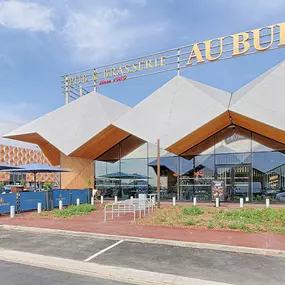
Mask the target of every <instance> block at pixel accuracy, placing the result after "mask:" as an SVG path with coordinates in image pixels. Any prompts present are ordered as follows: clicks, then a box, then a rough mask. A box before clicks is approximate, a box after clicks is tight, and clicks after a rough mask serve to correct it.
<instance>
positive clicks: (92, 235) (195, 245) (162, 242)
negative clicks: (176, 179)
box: [0, 225, 285, 258]
mask: <svg viewBox="0 0 285 285" xmlns="http://www.w3.org/2000/svg"><path fill="white" fill-rule="evenodd" d="M0 228H2V229H7V230H18V231H26V232H36V233H51V234H60V235H66V236H77V237H89V238H96V239H109V240H125V241H127V242H140V243H149V244H160V245H170V246H179V247H190V248H198V249H208V250H219V251H227V252H236V253H247V254H256V255H264V256H275V257H276V256H277V257H283V258H285V251H284V250H275V249H263V248H253V247H243V246H232V245H222V244H210V243H198V242H183V241H175V240H164V239H153V238H143V237H133V236H120V235H107V234H97V233H87V232H76V231H69V230H58V229H47V228H35V227H25V226H13V225H1V226H0Z"/></svg>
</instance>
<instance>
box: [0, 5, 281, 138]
mask: <svg viewBox="0 0 285 285" xmlns="http://www.w3.org/2000/svg"><path fill="white" fill-rule="evenodd" d="M284 12H285V1H284V0H271V1H268V0H250V1H249V0H239V1H229V0H199V1H192V0H104V1H103V0H100V1H99V0H84V1H83V0H81V1H79V0H60V1H59V0H38V1H35V0H22V1H20V0H11V1H1V0H0V38H1V44H0V83H1V90H0V106H1V112H0V134H3V133H5V132H8V131H10V130H11V129H13V128H16V127H18V126H20V125H22V124H24V123H26V122H28V121H31V120H33V119H36V118H37V117H39V116H42V115H44V114H46V113H47V112H50V111H52V110H54V109H56V108H58V107H60V106H62V105H63V104H64V96H63V94H61V89H60V76H61V75H62V74H64V73H69V72H73V71H78V70H82V69H86V68H93V67H96V66H97V65H100V64H105V63H110V62H112V61H117V60H120V59H126V58H129V57H134V56H139V55H143V54H147V53H152V52H155V51H159V50H164V49H168V48H172V47H176V46H180V45H186V44H191V43H194V42H197V41H203V40H207V39H212V38H216V37H219V36H225V35H230V34H234V33H237V32H241V31H245V30H250V29H254V28H258V27H262V26H267V25H270V24H275V23H279V22H283V21H284V20H285V19H284V16H283V15H284ZM284 59H285V49H280V50H276V51H272V52H268V53H261V54H257V55H253V56H248V57H240V58H236V59H232V60H227V61H221V62H216V63H211V64H206V65H201V66H197V67H191V68H188V69H187V70H185V71H183V73H182V75H185V76H187V77H190V78H192V79H194V80H198V81H201V82H203V83H206V84H209V85H212V86H215V87H218V88H220V89H223V90H226V91H230V92H233V91H235V90H237V89H238V88H240V87H241V86H242V85H244V84H246V83H248V82H249V81H250V80H252V79H254V78H255V77H257V76H259V75H260V74H261V73H263V72H265V71H266V70H267V69H269V68H271V67H272V66H274V65H276V64H277V63H279V62H281V61H282V60H284ZM174 75H175V74H173V73H167V74H162V75H157V76H150V77H146V78H144V79H137V80H130V81H127V82H124V83H121V84H112V85H110V86H104V87H102V88H100V90H99V92H100V93H102V94H104V95H106V96H109V97H111V98H114V99H116V100H118V101H120V102H122V103H125V104H128V105H130V106H134V105H135V104H137V103H138V102H139V101H141V100H142V99H144V98H145V97H147V96H148V95H150V94H151V93H152V92H153V91H154V90H155V89H157V88H158V87H159V86H161V85H162V84H163V83H165V82H166V81H167V80H169V79H170V78H172V77H173V76H174Z"/></svg>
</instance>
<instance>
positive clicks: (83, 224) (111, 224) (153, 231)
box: [0, 208, 285, 250]
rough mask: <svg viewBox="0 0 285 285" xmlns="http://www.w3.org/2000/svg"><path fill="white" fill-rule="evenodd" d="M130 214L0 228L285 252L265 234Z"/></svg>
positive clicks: (280, 241)
mask: <svg viewBox="0 0 285 285" xmlns="http://www.w3.org/2000/svg"><path fill="white" fill-rule="evenodd" d="M131 220H132V215H131V214H126V215H124V216H120V217H115V218H114V220H108V221H107V223H104V221H103V209H102V208H99V209H98V210H97V211H95V212H92V213H90V214H88V215H85V216H76V217H72V218H68V219H52V218H49V217H39V216H37V215H31V213H21V214H20V215H19V216H16V217H15V218H13V219H12V218H10V217H9V216H2V217H0V225H14V226H26V227H38V228H47V229H59V230H69V231H77V232H87V233H97V234H107V235H120V236H134V237H142V238H153V239H163V240H174V241H182V242H197V243H208V244H221V245H230V246H242V247H251V248H263V249H274V250H285V236H282V235H277V234H265V233H246V232H238V231H226V230H210V229H207V230H202V229H191V228H168V227H148V226H141V225H137V224H135V223H134V222H133V221H131Z"/></svg>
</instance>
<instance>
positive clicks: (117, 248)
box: [0, 229, 285, 285]
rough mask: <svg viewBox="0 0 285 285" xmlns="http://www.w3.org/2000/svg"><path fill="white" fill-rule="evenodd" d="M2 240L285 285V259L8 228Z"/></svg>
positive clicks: (76, 255) (39, 249)
mask: <svg viewBox="0 0 285 285" xmlns="http://www.w3.org/2000/svg"><path fill="white" fill-rule="evenodd" d="M0 240H1V245H0V247H1V248H4V249H9V250H15V251H23V252H28V253H35V254H40V255H49V256H55V257H61V258H67V259H73V260H78V261H85V262H93V263H98V264H103V265H113V266H118V267H125V268H133V269H139V270H146V271H152V272H160V273H168V274H175V275H180V276H185V277H191V278H201V279H203V280H211V281H217V282H227V283H232V284H253V285H255V284H285V271H284V270H283V269H284V268H285V258H282V257H271V256H261V255H253V254H241V253H233V252H225V251H214V250H206V249H197V248H188V247H177V246H169V245H159V244H147V243H140V242H129V241H118V240H109V239H97V238H93V237H82V236H71V235H63V234H50V233H49V234H47V233H34V232H24V231H16V230H6V229H0ZM0 266H1V264H0ZM0 272H1V271H0ZM86 284H88V283H86Z"/></svg>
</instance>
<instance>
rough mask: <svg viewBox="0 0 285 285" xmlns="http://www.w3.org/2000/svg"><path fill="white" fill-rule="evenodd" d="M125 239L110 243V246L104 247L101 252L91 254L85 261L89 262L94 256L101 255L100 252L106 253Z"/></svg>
mask: <svg viewBox="0 0 285 285" xmlns="http://www.w3.org/2000/svg"><path fill="white" fill-rule="evenodd" d="M123 241H124V240H120V241H118V242H116V243H114V244H112V245H110V246H108V247H106V248H104V249H103V250H101V251H99V252H97V253H95V254H93V255H91V256H90V257H88V258H87V259H85V260H84V261H85V262H88V261H90V260H92V259H93V258H95V257H97V256H98V255H100V254H102V253H104V252H106V251H108V250H110V249H111V248H113V247H115V246H117V245H119V244H120V243H122V242H123Z"/></svg>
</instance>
